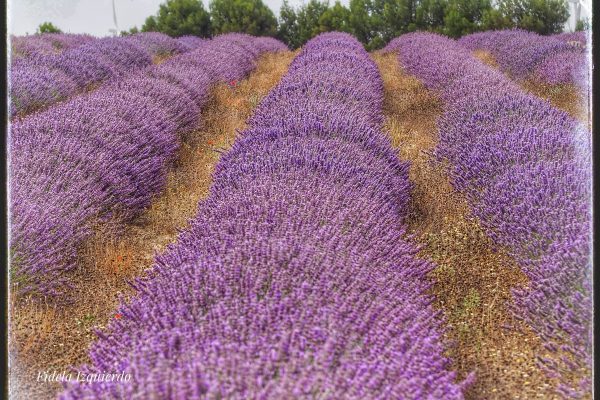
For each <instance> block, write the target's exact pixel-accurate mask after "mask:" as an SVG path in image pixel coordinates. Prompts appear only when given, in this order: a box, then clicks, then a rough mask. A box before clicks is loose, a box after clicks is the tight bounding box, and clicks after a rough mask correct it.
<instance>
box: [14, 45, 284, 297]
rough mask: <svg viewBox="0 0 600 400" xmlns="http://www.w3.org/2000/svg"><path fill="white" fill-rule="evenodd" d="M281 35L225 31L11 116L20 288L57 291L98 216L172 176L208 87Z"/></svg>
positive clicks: (144, 201)
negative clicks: (112, 78)
mask: <svg viewBox="0 0 600 400" xmlns="http://www.w3.org/2000/svg"><path fill="white" fill-rule="evenodd" d="M285 48H286V47H285V46H284V45H283V44H281V43H280V42H278V41H276V40H274V39H264V38H253V37H251V36H245V35H236V34H230V35H223V36H220V37H217V38H215V39H213V40H211V41H206V42H205V43H203V44H202V45H201V46H200V47H199V48H198V49H197V50H195V51H192V52H189V53H186V54H184V55H180V56H177V57H173V58H172V59H170V60H168V61H166V62H164V63H162V64H160V65H156V66H151V67H149V68H147V69H145V70H143V71H141V72H138V73H135V74H131V75H130V76H128V77H127V78H126V79H123V80H119V81H115V82H111V83H109V84H107V85H105V86H103V87H102V88H101V89H99V90H97V91H95V92H92V93H90V94H87V95H84V96H79V97H76V98H74V99H71V100H69V101H67V102H65V103H61V104H59V105H56V106H54V107H51V108H50V109H48V110H46V111H43V112H40V113H37V114H34V115H31V116H29V117H26V118H24V119H22V120H20V121H17V122H16V123H14V124H13V125H12V126H11V132H10V153H9V155H10V159H9V166H10V207H11V224H12V226H11V235H12V237H11V253H12V257H11V272H12V273H13V276H12V278H13V283H17V284H18V289H19V291H20V292H22V293H23V294H28V293H36V294H43V295H49V296H58V295H59V294H61V293H63V292H64V290H65V289H66V287H65V285H67V286H68V279H67V276H66V272H67V271H69V270H70V269H72V268H73V267H74V261H75V258H76V255H77V249H78V246H79V245H80V244H81V243H82V242H83V241H84V240H85V239H86V238H88V237H89V236H90V234H91V227H90V224H91V223H92V222H94V221H96V220H101V221H102V220H107V219H109V218H117V219H118V220H128V219H130V218H133V217H134V216H136V215H137V214H138V213H139V211H140V210H142V209H143V208H144V207H146V206H147V205H148V204H149V202H150V200H151V198H152V196H153V195H154V194H156V193H157V192H159V191H160V190H161V189H162V188H163V186H164V184H165V179H166V172H167V168H168V166H169V163H170V161H171V160H173V158H174V157H175V155H176V152H177V149H178V146H179V144H178V143H179V141H178V133H180V132H182V131H185V130H189V129H191V128H193V127H194V125H195V124H196V123H197V122H198V116H199V112H200V109H201V107H202V106H203V104H204V103H205V102H206V100H207V95H208V92H209V89H210V87H211V86H212V85H213V84H214V83H216V82H217V81H219V80H227V81H229V80H232V79H240V78H242V77H243V76H245V75H246V74H248V73H249V72H250V71H251V70H252V69H253V68H254V67H255V60H256V59H257V57H258V56H259V54H261V53H263V52H265V51H276V50H282V49H285Z"/></svg>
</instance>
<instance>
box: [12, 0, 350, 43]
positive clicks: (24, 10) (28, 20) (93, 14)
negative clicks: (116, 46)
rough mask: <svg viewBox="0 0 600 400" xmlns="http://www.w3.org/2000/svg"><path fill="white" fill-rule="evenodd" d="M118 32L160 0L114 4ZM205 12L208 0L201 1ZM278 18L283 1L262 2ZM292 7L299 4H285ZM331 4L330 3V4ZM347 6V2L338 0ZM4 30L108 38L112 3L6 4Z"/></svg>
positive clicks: (29, 0)
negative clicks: (51, 28) (49, 29)
mask: <svg viewBox="0 0 600 400" xmlns="http://www.w3.org/2000/svg"><path fill="white" fill-rule="evenodd" d="M114 1H115V8H116V13H117V23H118V26H119V30H128V29H129V28H132V27H133V26H137V27H138V28H139V27H141V25H142V24H143V23H144V21H145V19H146V18H147V17H148V16H149V15H154V14H156V12H157V11H158V6H159V4H161V3H162V2H164V0H114ZM203 2H204V6H205V7H206V9H207V10H208V0H203ZM263 2H264V3H265V4H266V5H267V6H269V7H270V8H271V10H273V12H274V13H275V15H276V16H277V15H279V8H280V7H281V4H282V3H283V0H263ZM288 2H289V3H290V4H292V5H294V6H297V5H300V4H302V0H288ZM330 3H332V4H333V3H334V0H330ZM341 3H342V4H346V5H347V4H348V3H349V0H342V1H341ZM8 4H9V5H8V7H9V8H8V18H9V21H8V29H9V32H10V33H11V34H15V35H24V34H25V33H30V34H31V33H35V31H36V29H37V27H38V26H39V25H40V24H41V23H42V22H45V21H50V22H52V23H53V24H54V25H56V26H57V27H59V28H60V29H61V30H62V31H64V32H73V33H90V34H92V35H95V36H106V35H109V34H110V32H109V29H113V28H114V23H113V17H112V0H9V2H8Z"/></svg>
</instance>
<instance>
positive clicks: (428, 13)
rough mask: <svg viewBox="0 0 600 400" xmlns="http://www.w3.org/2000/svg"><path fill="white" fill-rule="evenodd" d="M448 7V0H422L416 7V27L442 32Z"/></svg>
mask: <svg viewBox="0 0 600 400" xmlns="http://www.w3.org/2000/svg"><path fill="white" fill-rule="evenodd" d="M447 7H448V1H447V0H421V1H420V2H419V4H418V5H417V7H416V9H415V27H416V29H420V30H428V31H433V32H442V30H443V27H444V16H445V15H446V8H447Z"/></svg>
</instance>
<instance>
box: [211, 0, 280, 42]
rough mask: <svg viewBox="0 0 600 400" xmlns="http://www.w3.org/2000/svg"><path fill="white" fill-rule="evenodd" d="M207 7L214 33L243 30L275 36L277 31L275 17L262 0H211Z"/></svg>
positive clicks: (254, 33) (257, 34)
mask: <svg viewBox="0 0 600 400" xmlns="http://www.w3.org/2000/svg"><path fill="white" fill-rule="evenodd" d="M209 8H210V17H211V23H212V33H213V34H214V35H217V34H220V33H227V32H245V33H247V34H250V35H255V36H275V34H276V33H277V18H275V14H273V11H271V9H270V8H269V7H267V6H266V5H265V4H264V3H263V2H262V0H212V1H211V2H210V6H209Z"/></svg>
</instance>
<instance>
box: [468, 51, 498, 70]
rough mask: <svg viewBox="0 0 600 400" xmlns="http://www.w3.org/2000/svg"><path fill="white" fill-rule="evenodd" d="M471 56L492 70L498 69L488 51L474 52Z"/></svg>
mask: <svg viewBox="0 0 600 400" xmlns="http://www.w3.org/2000/svg"><path fill="white" fill-rule="evenodd" d="M473 56H475V58H479V60H481V61H482V62H483V63H484V64H487V65H489V66H490V67H492V68H498V62H497V61H496V58H495V57H494V56H493V55H492V53H490V52H489V51H485V50H474V51H473Z"/></svg>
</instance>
